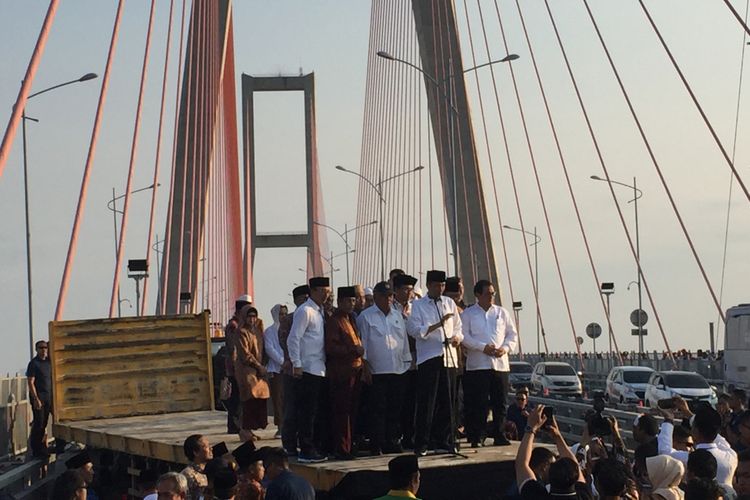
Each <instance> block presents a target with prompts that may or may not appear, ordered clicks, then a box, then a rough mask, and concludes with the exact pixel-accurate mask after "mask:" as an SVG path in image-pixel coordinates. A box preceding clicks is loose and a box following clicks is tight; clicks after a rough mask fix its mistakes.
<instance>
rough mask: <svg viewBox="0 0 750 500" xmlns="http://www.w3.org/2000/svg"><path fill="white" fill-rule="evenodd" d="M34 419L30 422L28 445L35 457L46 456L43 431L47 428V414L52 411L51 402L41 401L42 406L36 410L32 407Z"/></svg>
mask: <svg viewBox="0 0 750 500" xmlns="http://www.w3.org/2000/svg"><path fill="white" fill-rule="evenodd" d="M32 412H33V415H34V420H33V421H32V422H31V431H30V432H29V447H30V448H31V453H32V455H33V456H35V457H44V456H48V455H49V453H47V442H46V441H45V439H44V433H45V432H46V430H47V423H48V422H49V415H50V413H51V412H52V403H50V402H48V401H42V407H41V408H39V409H38V410H37V409H36V408H33V407H32Z"/></svg>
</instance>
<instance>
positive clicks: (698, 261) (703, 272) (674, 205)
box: [582, 0, 724, 321]
mask: <svg viewBox="0 0 750 500" xmlns="http://www.w3.org/2000/svg"><path fill="white" fill-rule="evenodd" d="M582 1H583V4H584V6H585V7H586V10H587V12H588V14H589V18H590V19H591V23H592V24H593V26H594V30H595V31H596V34H597V37H598V38H599V41H600V42H601V44H602V48H603V49H604V53H605V54H606V56H607V61H609V65H610V67H611V68H612V72H613V73H614V75H615V78H616V79H617V84H618V86H619V87H620V90H621V91H622V95H623V97H624V98H625V102H626V103H627V105H628V109H629V110H630V113H631V115H632V116H633V120H634V121H635V124H636V126H637V127H638V132H639V133H640V135H641V138H642V139H643V144H644V145H645V146H646V150H647V151H648V155H649V157H650V158H651V162H652V163H653V164H654V168H655V169H656V173H657V174H658V176H659V180H661V183H662V186H664V191H665V193H666V195H667V198H668V199H669V203H670V205H671V206H672V210H673V211H674V214H675V216H676V217H677V221H678V222H679V224H680V228H681V229H682V232H683V234H684V235H685V239H686V240H687V242H688V246H690V251H691V252H692V254H693V257H694V258H695V262H696V264H698V268H699V269H700V272H701V275H702V276H703V280H704V281H705V282H706V286H707V287H708V291H709V292H710V293H711V298H712V299H713V301H714V304H715V305H716V308H717V310H718V311H719V316H721V319H722V321H724V313H723V312H722V310H721V305H720V303H719V299H718V297H717V296H716V292H715V291H714V288H713V286H712V285H711V281H710V280H709V279H708V275H707V274H706V269H705V268H704V267H703V263H702V262H701V259H700V257H699V256H698V252H697V250H696V249H695V245H694V244H693V240H692V238H691V237H690V233H688V230H687V227H686V226H685V222H684V221H683V220H682V215H680V211H679V210H678V209H677V203H676V202H675V200H674V197H673V196H672V191H671V190H670V189H669V185H668V184H667V181H666V179H665V178H664V174H663V172H662V170H661V167H660V166H659V162H658V161H657V159H656V155H655V153H654V151H653V149H652V148H651V143H650V142H649V140H648V137H647V136H646V132H645V131H644V129H643V125H642V124H641V121H640V119H639V118H638V115H637V113H636V112H635V108H634V106H633V103H632V101H631V100H630V96H629V95H628V92H627V90H626V89H625V85H624V84H623V82H622V78H621V77H620V73H619V71H618V70H617V67H616V66H615V63H614V61H613V59H612V55H611V54H610V52H609V48H608V47H607V44H606V43H605V41H604V38H603V37H602V34H601V31H600V30H599V25H598V24H597V22H596V19H594V14H593V13H592V11H591V8H590V7H589V3H588V0H582ZM636 263H637V265H638V272H639V273H640V275H641V277H643V270H642V269H641V263H640V262H639V261H638V258H637V256H636Z"/></svg>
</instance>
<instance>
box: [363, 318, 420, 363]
mask: <svg viewBox="0 0 750 500" xmlns="http://www.w3.org/2000/svg"><path fill="white" fill-rule="evenodd" d="M357 330H359V335H360V338H361V339H362V347H363V348H364V349H365V354H364V356H363V357H364V359H365V360H366V361H367V365H368V366H369V367H370V372H371V373H372V374H373V375H383V374H388V373H393V374H397V375H400V374H402V373H404V372H406V370H408V369H409V366H410V365H411V352H409V339H408V337H407V336H406V322H405V321H404V318H403V316H402V315H401V313H400V312H399V311H397V310H396V309H395V308H393V307H392V308H391V309H390V311H389V312H388V315H386V314H384V313H383V311H381V310H380V308H379V307H378V306H376V305H373V306H370V307H368V308H367V309H365V310H364V311H362V312H361V313H360V314H359V316H358V317H357Z"/></svg>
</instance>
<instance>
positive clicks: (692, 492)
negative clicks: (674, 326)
mask: <svg viewBox="0 0 750 500" xmlns="http://www.w3.org/2000/svg"><path fill="white" fill-rule="evenodd" d="M521 394H523V392H522V391H521ZM596 403H597V399H596V398H595V399H594V409H593V410H592V411H591V412H590V413H589V414H588V415H587V417H586V426H585V427H584V432H583V437H582V439H581V441H580V442H578V443H576V444H574V445H573V446H568V445H567V444H566V442H565V440H564V438H563V437H562V434H561V432H560V430H559V428H558V426H557V422H556V420H555V417H554V413H553V412H549V411H545V410H546V409H545V407H544V406H543V405H539V406H536V407H534V408H531V407H529V406H528V405H527V404H526V403H525V401H524V400H523V398H521V400H520V401H518V402H517V403H515V404H514V406H518V407H519V411H518V414H519V415H520V418H521V421H520V422H518V425H523V426H524V432H523V434H522V435H521V436H520V437H521V438H522V439H521V444H520V447H519V452H518V455H517V457H516V464H515V466H516V484H515V485H514V486H513V488H512V489H511V491H510V492H509V494H508V497H511V498H523V499H538V498H554V497H558V496H566V497H569V498H578V499H589V498H592V499H593V498H599V499H603V500H609V499H637V498H641V499H644V498H645V499H649V500H652V499H653V500H683V499H684V500H719V499H723V500H736V499H738V500H747V499H750V412H749V411H748V410H747V409H746V404H747V394H746V393H745V391H743V390H739V389H736V390H734V391H733V392H732V393H731V394H725V395H722V397H721V398H720V402H719V405H718V407H717V408H716V409H714V408H713V407H711V406H710V405H709V404H707V403H702V402H699V403H697V404H695V405H692V406H691V405H690V404H688V402H687V401H685V399H683V398H682V397H679V396H675V397H673V398H671V400H668V402H667V403H666V404H663V405H660V407H659V410H658V411H659V412H660V414H661V417H662V422H661V423H659V421H658V420H657V418H655V417H654V416H652V415H648V414H641V415H639V416H638V417H637V418H636V419H635V421H634V422H633V426H632V432H633V439H634V441H635V443H636V447H635V450H634V452H633V453H632V454H631V453H629V452H628V450H627V449H626V446H625V443H624V441H623V439H622V435H621V432H620V429H619V425H618V423H617V420H616V419H615V418H613V417H608V416H605V415H603V414H602V409H603V406H601V407H597V404H596ZM745 426H747V428H745ZM539 435H544V436H546V437H548V438H550V439H551V440H552V441H553V442H554V443H555V445H556V448H557V454H555V453H552V452H551V451H549V450H548V449H545V448H541V447H537V448H534V441H535V439H537V436H539Z"/></svg>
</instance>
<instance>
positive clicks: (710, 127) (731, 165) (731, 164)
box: [638, 0, 750, 201]
mask: <svg viewBox="0 0 750 500" xmlns="http://www.w3.org/2000/svg"><path fill="white" fill-rule="evenodd" d="M724 1H725V2H726V0H724ZM638 3H639V4H641V8H642V9H643V13H644V14H646V17H647V18H648V22H649V24H651V27H652V28H653V29H654V33H655V34H656V36H657V37H658V38H659V41H660V42H661V45H662V47H664V51H665V52H666V53H667V56H669V60H670V61H671V62H672V65H673V66H674V69H675V70H676V71H677V74H678V75H679V76H680V80H682V83H683V84H684V85H685V90H687V91H688V93H689V94H690V98H691V99H692V100H693V103H694V104H695V107H696V108H697V109H698V112H699V113H700V115H701V117H702V118H703V121H704V122H705V123H706V127H708V130H709V132H711V136H712V137H713V138H714V141H715V142H716V145H717V146H719V149H720V150H721V154H722V156H724V159H725V160H726V162H727V165H729V168H730V169H731V170H732V174H733V175H734V178H735V179H737V183H738V184H739V185H740V187H741V188H742V191H743V192H744V193H745V197H746V198H747V200H748V201H750V191H748V190H747V186H745V183H744V182H743V181H742V178H741V177H740V174H739V172H737V169H736V168H735V167H734V162H732V159H731V158H730V157H729V154H728V153H727V150H726V149H725V148H724V145H723V144H722V142H721V139H719V136H718V134H717V133H716V131H715V130H714V127H713V125H711V122H710V121H709V119H708V116H706V113H705V112H704V111H703V107H702V106H701V105H700V103H699V102H698V98H697V97H696V95H695V93H694V92H693V89H692V88H691V87H690V84H689V83H688V81H687V79H686V78H685V75H684V74H683V73H682V70H681V69H680V66H679V65H678V64H677V60H676V59H675V58H674V56H673V55H672V51H671V50H669V47H667V43H666V42H665V41H664V37H662V35H661V32H660V31H659V28H657V27H656V24H655V23H654V20H653V18H652V17H651V14H650V13H649V11H648V9H647V8H646V5H645V4H644V3H643V0H638ZM742 24H743V25H744V22H743V23H742ZM745 27H746V25H745Z"/></svg>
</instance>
